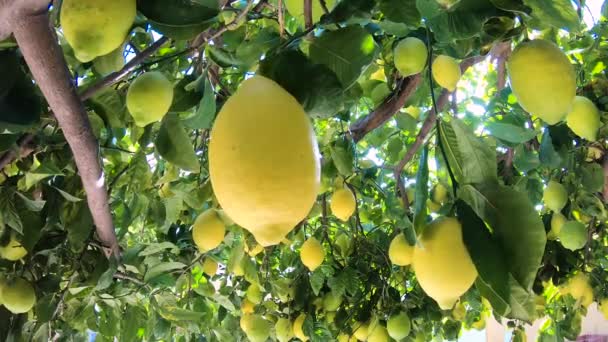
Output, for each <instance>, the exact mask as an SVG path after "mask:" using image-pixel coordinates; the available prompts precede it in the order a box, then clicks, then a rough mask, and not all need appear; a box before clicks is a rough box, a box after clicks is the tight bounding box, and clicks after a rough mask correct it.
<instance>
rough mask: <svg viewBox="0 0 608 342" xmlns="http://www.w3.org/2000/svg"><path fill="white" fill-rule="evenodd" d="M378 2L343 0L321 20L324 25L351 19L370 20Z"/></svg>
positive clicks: (372, 0)
mask: <svg viewBox="0 0 608 342" xmlns="http://www.w3.org/2000/svg"><path fill="white" fill-rule="evenodd" d="M375 5H376V2H375V1H374V0H342V1H340V2H338V4H337V5H336V7H335V8H334V9H333V10H332V11H331V12H330V13H329V14H328V15H325V16H323V17H322V18H321V22H322V23H326V24H328V23H339V22H344V21H347V20H349V19H352V20H353V21H358V20H361V19H363V21H364V20H365V19H369V18H370V17H371V11H372V10H373V9H374V6H375Z"/></svg>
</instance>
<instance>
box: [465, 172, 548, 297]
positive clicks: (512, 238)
mask: <svg viewBox="0 0 608 342" xmlns="http://www.w3.org/2000/svg"><path fill="white" fill-rule="evenodd" d="M458 197H459V198H461V199H463V200H464V201H465V202H466V203H467V204H468V205H469V206H471V208H472V209H473V210H474V211H475V213H476V214H477V216H479V217H480V218H481V219H482V220H484V221H485V222H486V223H487V224H488V226H489V227H490V228H491V229H492V231H493V238H494V240H495V241H497V242H498V244H499V245H500V246H501V247H502V250H503V251H504V255H505V258H504V260H505V261H508V266H509V271H510V273H511V274H512V275H513V276H514V277H515V279H516V280H517V281H518V282H519V284H521V286H522V287H523V288H524V289H526V290H528V289H531V288H532V283H533V282H534V278H535V277H536V272H537V270H538V268H539V267H540V262H541V259H542V256H543V253H544V251H545V243H546V241H547V239H546V233H545V227H544V225H543V223H542V221H541V219H540V217H539V216H538V213H537V212H536V211H535V210H534V206H533V205H532V203H530V200H529V199H528V196H527V195H526V194H525V193H522V192H519V191H516V190H514V189H512V188H509V187H506V186H502V185H498V184H495V183H486V184H479V185H476V186H475V187H474V186H472V185H464V186H462V187H460V189H459V191H458Z"/></svg>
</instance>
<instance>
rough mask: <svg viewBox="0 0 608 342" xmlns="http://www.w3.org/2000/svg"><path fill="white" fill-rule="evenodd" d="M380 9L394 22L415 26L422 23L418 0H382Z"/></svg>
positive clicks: (379, 3) (379, 5) (379, 4)
mask: <svg viewBox="0 0 608 342" xmlns="http://www.w3.org/2000/svg"><path fill="white" fill-rule="evenodd" d="M378 9H379V10H380V11H381V12H382V13H384V16H385V17H386V18H387V19H388V20H390V21H392V22H395V23H403V24H407V25H410V26H414V27H416V26H418V25H419V24H420V13H419V12H418V9H416V0H380V1H379V2H378Z"/></svg>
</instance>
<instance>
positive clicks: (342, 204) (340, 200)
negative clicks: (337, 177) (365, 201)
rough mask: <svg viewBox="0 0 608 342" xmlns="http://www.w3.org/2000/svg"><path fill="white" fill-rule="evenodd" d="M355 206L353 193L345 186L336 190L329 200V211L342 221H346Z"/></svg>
mask: <svg viewBox="0 0 608 342" xmlns="http://www.w3.org/2000/svg"><path fill="white" fill-rule="evenodd" d="M356 206H357V201H356V200H355V195H354V194H353V192H352V191H350V189H349V188H346V187H344V188H340V189H338V190H336V191H335V192H334V194H333V195H332V196H331V200H330V202H329V207H330V208H331V212H332V213H333V214H334V216H336V217H337V218H339V219H340V220H342V221H348V219H349V218H350V217H351V215H352V214H353V213H354V212H355V207H356Z"/></svg>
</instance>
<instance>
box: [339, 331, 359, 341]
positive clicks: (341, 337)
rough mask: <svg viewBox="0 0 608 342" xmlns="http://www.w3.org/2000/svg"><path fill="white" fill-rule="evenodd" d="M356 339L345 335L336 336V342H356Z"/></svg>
mask: <svg viewBox="0 0 608 342" xmlns="http://www.w3.org/2000/svg"><path fill="white" fill-rule="evenodd" d="M356 341H357V338H356V337H355V336H348V334H345V333H343V332H342V333H339V334H338V342H356Z"/></svg>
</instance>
